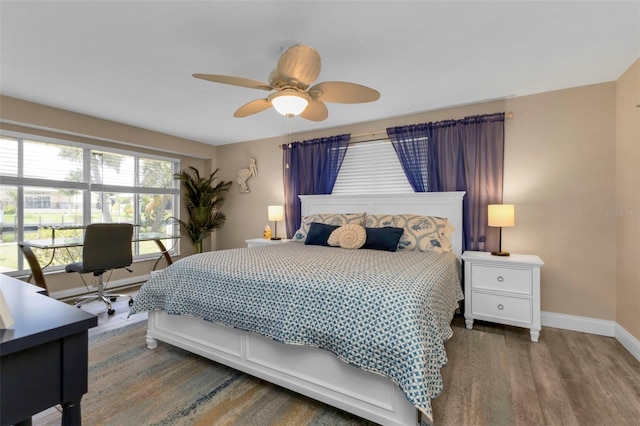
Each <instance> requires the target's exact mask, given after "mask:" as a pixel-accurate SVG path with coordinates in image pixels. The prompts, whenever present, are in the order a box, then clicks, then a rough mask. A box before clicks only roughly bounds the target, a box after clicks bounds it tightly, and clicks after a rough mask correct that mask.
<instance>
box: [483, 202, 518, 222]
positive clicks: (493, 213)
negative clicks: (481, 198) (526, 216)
mask: <svg viewBox="0 0 640 426" xmlns="http://www.w3.org/2000/svg"><path fill="white" fill-rule="evenodd" d="M488 216H489V222H488V225H489V226H500V227H505V226H514V225H515V224H516V219H515V208H514V206H513V204H489V210H488Z"/></svg>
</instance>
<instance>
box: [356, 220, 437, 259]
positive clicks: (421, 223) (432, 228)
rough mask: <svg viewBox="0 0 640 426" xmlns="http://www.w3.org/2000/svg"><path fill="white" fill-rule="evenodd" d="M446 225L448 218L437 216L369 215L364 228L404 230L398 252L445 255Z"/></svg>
mask: <svg viewBox="0 0 640 426" xmlns="http://www.w3.org/2000/svg"><path fill="white" fill-rule="evenodd" d="M446 223H447V219H446V218H442V217H436V216H420V215H414V214H378V215H372V214H368V215H367V217H366V219H365V221H364V226H365V227H367V228H382V227H384V226H393V227H396V228H403V231H404V232H403V233H402V237H400V242H399V243H398V250H404V251H413V250H419V251H433V252H437V253H443V252H444V250H443V249H442V237H441V234H442V232H444V228H445V225H446Z"/></svg>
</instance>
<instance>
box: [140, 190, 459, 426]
mask: <svg viewBox="0 0 640 426" xmlns="http://www.w3.org/2000/svg"><path fill="white" fill-rule="evenodd" d="M463 196H464V192H441V193H415V194H392V195H390V194H385V195H357V196H354V195H349V196H338V195H317V196H300V199H301V203H302V216H310V215H314V214H321V213H345V214H346V213H353V212H366V213H367V214H369V215H382V214H393V215H399V214H413V215H425V216H438V217H445V218H447V221H448V222H450V223H451V224H453V225H454V226H455V229H456V230H461V229H462V199H463ZM461 246H462V238H461V235H460V232H455V233H454V234H453V235H452V237H451V252H450V253H421V252H419V251H415V252H407V253H399V252H396V253H389V252H383V251H381V250H347V249H344V248H340V247H324V246H307V245H305V244H303V243H300V242H288V243H283V244H277V245H267V246H262V247H256V248H243V249H232V250H223V251H218V252H211V253H205V254H203V255H195V256H189V257H187V258H184V259H181V260H180V261H178V262H175V263H174V264H173V265H171V266H170V267H169V268H167V269H166V270H165V271H163V272H162V273H160V274H157V275H155V276H154V277H152V278H151V279H150V280H149V281H148V282H147V283H146V284H145V285H143V286H142V288H141V289H140V292H139V294H138V297H137V298H136V302H135V304H134V307H133V308H132V311H131V312H132V314H134V313H137V312H142V311H148V312H149V321H148V331H147V337H146V341H147V346H148V347H149V348H150V349H153V348H155V347H156V346H157V340H161V341H164V342H166V343H169V344H172V345H175V346H178V347H180V348H182V349H185V350H188V351H191V352H193V353H196V354H199V355H201V356H204V357H206V358H209V359H212V360H214V361H216V362H219V363H221V364H224V365H227V366H230V367H232V368H235V369H238V370H240V371H243V372H246V373H248V374H251V375H253V376H256V377H259V378H261V379H264V380H267V381H269V382H272V383H275V384H277V385H280V386H283V387H285V388H288V389H290V390H293V391H295V392H298V393H301V394H304V395H306V396H309V397H311V398H314V399H316V400H319V401H321V402H324V403H327V404H330V405H333V406H335V407H337V408H340V409H343V410H345V411H348V412H350V413H353V414H355V415H358V416H360V417H363V418H365V419H368V420H371V421H374V422H377V423H380V424H383V425H416V424H418V423H419V421H422V422H426V423H431V422H432V419H433V417H432V412H431V405H430V400H431V399H432V398H434V397H436V396H437V395H438V394H439V393H440V392H441V391H442V380H441V377H440V368H441V367H442V366H444V365H445V364H446V353H445V352H444V342H445V341H446V340H447V339H448V338H449V337H451V328H450V322H451V319H452V316H453V312H454V310H455V308H456V307H457V304H458V301H459V300H460V299H461V298H462V292H461V285H460V275H459V273H460V272H459V271H460V263H459V258H460V255H461ZM410 253H412V254H410ZM320 262H324V263H323V264H322V265H323V266H321V267H320V269H317V270H315V271H314V270H313V269H310V268H313V267H315V265H316V264H320ZM384 262H388V264H385V263H384ZM423 264H424V265H427V264H428V265H432V267H430V268H426V267H423V266H422V265H423ZM376 268H377V269H376ZM239 270H242V276H236V277H231V278H230V275H234V274H236V273H237V271H239ZM413 270H415V271H416V272H415V274H417V275H416V277H417V278H414V276H413V275H406V274H409V273H412V274H413V273H414V272H409V271H413ZM310 271H311V274H310ZM309 275H313V276H314V279H313V281H311V282H306V281H305V282H304V283H302V282H298V281H297V280H298V278H296V277H300V276H309ZM431 275H438V276H442V278H437V279H436V278H433V280H434V281H440V282H439V283H438V284H437V285H436V284H434V285H433V286H432V285H429V286H424V285H422V284H420V285H418V284H419V283H422V281H424V280H432V278H431ZM368 276H370V277H371V279H372V280H373V281H371V282H369V281H366V280H368V279H369V278H367V277H368ZM409 277H411V278H409ZM209 280H211V281H212V282H215V283H217V284H216V285H215V286H214V285H213V284H208V283H207V282H208V281H209ZM305 280H307V279H306V278H305ZM380 280H381V281H380ZM351 281H354V283H353V285H352V284H351ZM360 281H361V282H360ZM345 282H349V283H348V284H349V285H345V284H344V283H345ZM409 282H410V283H411V285H408V284H407V283H409ZM403 286H404V287H410V288H411V290H405V289H404V287H403ZM400 287H402V289H400ZM232 291H239V292H240V293H238V294H236V293H231V292H232ZM365 291H366V293H365ZM369 291H370V292H371V293H369ZM278 292H279V293H278ZM272 293H273V294H272ZM194 294H197V295H198V297H197V298H193V295H194ZM230 294H234V296H229V295H230ZM285 294H286V295H289V297H283V295H285ZM201 296H204V297H201ZM324 297H326V298H324ZM265 301H266V302H265ZM365 305H368V306H369V307H367V306H365ZM427 305H428V306H429V309H426V308H425V306H427ZM371 306H374V307H375V308H374V309H371ZM275 307H277V309H275ZM423 310H424V312H423ZM316 311H317V312H316ZM416 311H420V312H419V313H418V314H416ZM316 314H317V315H318V316H316ZM321 315H325V316H321ZM396 317H398V318H400V317H402V319H401V320H398V322H397V323H391V321H390V320H389V318H396ZM203 318H206V319H203ZM406 318H408V319H406ZM394 321H395V320H394ZM407 321H409V323H407ZM312 329H313V330H312ZM416 339H419V342H418V343H416ZM416 348H418V349H416ZM382 358H384V359H382Z"/></svg>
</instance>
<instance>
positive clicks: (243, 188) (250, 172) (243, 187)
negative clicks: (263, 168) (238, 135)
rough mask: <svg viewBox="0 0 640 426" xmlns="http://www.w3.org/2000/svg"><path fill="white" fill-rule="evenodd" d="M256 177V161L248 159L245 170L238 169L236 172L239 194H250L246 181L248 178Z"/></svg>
mask: <svg viewBox="0 0 640 426" xmlns="http://www.w3.org/2000/svg"><path fill="white" fill-rule="evenodd" d="M254 176H258V166H257V165H256V159H255V158H251V159H249V167H247V168H246V169H240V171H238V184H239V185H240V192H251V190H250V189H249V185H247V180H249V178H251V177H254Z"/></svg>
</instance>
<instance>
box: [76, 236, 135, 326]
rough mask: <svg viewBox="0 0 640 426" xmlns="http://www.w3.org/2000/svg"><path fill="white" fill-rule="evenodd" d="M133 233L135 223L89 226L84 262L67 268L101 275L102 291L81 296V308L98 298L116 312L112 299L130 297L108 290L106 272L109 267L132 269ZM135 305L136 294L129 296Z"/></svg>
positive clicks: (85, 238) (100, 285) (84, 249)
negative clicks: (106, 289)
mask: <svg viewBox="0 0 640 426" xmlns="http://www.w3.org/2000/svg"><path fill="white" fill-rule="evenodd" d="M132 236H133V225H131V224H130V223H93V224H91V225H88V226H87V228H86V230H85V233H84V244H83V247H82V262H76V263H70V264H68V265H67V266H66V267H65V271H67V272H78V273H80V274H86V273H90V272H92V273H93V276H94V277H98V291H97V292H96V293H94V294H89V295H86V296H82V297H80V299H79V300H78V301H77V302H76V303H75V306H76V307H77V308H79V307H81V306H82V305H84V304H85V303H88V302H92V301H94V300H102V301H103V302H104V303H105V304H106V305H107V314H108V315H113V314H114V313H115V312H116V311H115V310H114V309H113V308H112V307H111V302H115V300H116V299H117V298H118V297H126V295H124V294H112V293H105V288H104V282H103V281H102V275H103V274H104V273H105V272H107V271H110V270H113V269H119V268H124V269H127V270H128V271H129V272H132V271H131V270H130V269H128V268H127V266H130V265H131V263H132V259H133V257H132V253H131V237H132ZM83 281H84V279H83ZM85 285H86V283H85ZM87 288H88V287H87ZM132 305H133V298H132V297H131V296H129V306H132Z"/></svg>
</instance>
